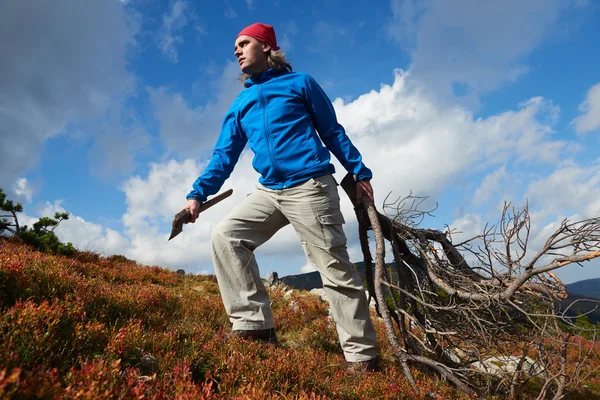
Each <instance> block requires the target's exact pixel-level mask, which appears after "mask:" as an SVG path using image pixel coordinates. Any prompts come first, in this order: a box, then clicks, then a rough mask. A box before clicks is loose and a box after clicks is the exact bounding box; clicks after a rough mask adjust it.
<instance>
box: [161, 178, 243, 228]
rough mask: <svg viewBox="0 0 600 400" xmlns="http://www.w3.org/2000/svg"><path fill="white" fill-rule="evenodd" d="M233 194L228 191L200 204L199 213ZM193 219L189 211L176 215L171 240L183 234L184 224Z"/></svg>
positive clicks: (231, 190) (182, 211)
mask: <svg viewBox="0 0 600 400" xmlns="http://www.w3.org/2000/svg"><path fill="white" fill-rule="evenodd" d="M231 193H233V189H229V190H226V191H224V192H223V193H219V194H218V195H216V196H215V197H213V198H212V199H210V200H207V201H205V202H204V203H202V204H200V211H199V212H202V211H204V210H206V209H208V208H210V207H212V206H214V205H215V204H217V203H218V202H220V201H221V200H225V199H226V198H227V197H229V196H231ZM191 217H192V214H191V213H190V211H189V210H187V209H186V210H181V211H179V212H178V213H177V214H176V215H175V218H173V228H171V236H169V240H171V239H173V238H174V237H175V236H177V235H179V234H180V233H181V232H183V224H185V223H186V222H187V221H189V220H190V218H191Z"/></svg>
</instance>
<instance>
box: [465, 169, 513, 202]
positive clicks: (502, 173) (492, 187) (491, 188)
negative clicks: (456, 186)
mask: <svg viewBox="0 0 600 400" xmlns="http://www.w3.org/2000/svg"><path fill="white" fill-rule="evenodd" d="M507 178H508V174H507V173H506V166H504V165H503V166H502V167H500V168H499V169H497V170H496V171H494V172H492V173H490V174H488V175H486V177H485V178H483V181H482V182H481V185H480V186H479V187H478V188H477V190H475V193H474V194H473V203H474V204H475V205H481V204H483V203H485V202H487V201H488V200H490V199H491V198H492V196H493V195H494V194H496V193H498V192H500V190H501V188H502V187H503V186H504V183H505V182H506V180H507Z"/></svg>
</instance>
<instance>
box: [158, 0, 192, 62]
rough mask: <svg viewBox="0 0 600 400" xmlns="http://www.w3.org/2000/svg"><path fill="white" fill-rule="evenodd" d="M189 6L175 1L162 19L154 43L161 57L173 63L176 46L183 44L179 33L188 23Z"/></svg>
mask: <svg viewBox="0 0 600 400" xmlns="http://www.w3.org/2000/svg"><path fill="white" fill-rule="evenodd" d="M191 6H192V5H191V3H189V2H187V1H185V0H175V1H173V2H172V3H171V6H170V8H169V11H168V12H167V13H165V14H164V15H163V17H162V26H161V28H160V31H159V32H158V35H157V37H156V42H157V45H158V48H159V49H160V51H161V53H162V54H163V56H165V58H166V59H167V60H169V61H171V62H173V63H176V62H177V57H178V53H177V46H180V45H182V44H183V36H182V35H181V33H182V31H183V29H184V28H185V27H186V26H187V24H188V23H189V21H190V15H192V14H191Z"/></svg>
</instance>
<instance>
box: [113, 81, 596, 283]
mask: <svg viewBox="0 0 600 400" xmlns="http://www.w3.org/2000/svg"><path fill="white" fill-rule="evenodd" d="M410 79H411V76H410V75H406V74H404V73H402V72H401V71H396V73H395V75H394V82H393V83H392V84H391V85H382V86H381V88H380V89H379V90H378V91H371V92H369V93H367V94H364V95H362V96H360V97H359V98H358V99H356V100H355V101H353V102H351V103H345V102H344V101H342V100H341V99H336V100H335V101H334V107H335V108H336V111H337V113H338V118H339V120H340V122H341V123H342V124H343V125H344V126H345V127H346V129H347V132H348V135H349V136H350V138H351V139H352V141H353V142H354V143H355V145H356V146H357V147H358V149H359V150H360V151H361V153H362V154H363V157H364V160H365V163H366V164H367V165H368V166H369V167H370V168H371V169H372V170H373V171H374V179H373V185H374V188H375V192H376V200H377V205H378V206H379V208H381V203H382V202H383V200H384V197H385V196H386V195H387V194H388V193H390V192H393V197H397V196H404V195H407V194H408V192H409V191H410V190H413V192H414V194H416V195H429V196H432V198H433V200H435V199H437V197H438V196H440V195H441V194H442V193H443V192H444V191H445V190H447V189H448V188H451V187H452V186H453V185H454V184H455V182H456V181H458V180H460V179H465V177H466V178H470V177H472V176H473V173H474V172H477V173H481V174H484V175H489V174H492V175H490V176H491V177H490V178H489V179H488V182H491V181H493V180H494V179H495V178H493V176H494V175H493V172H494V171H498V170H500V171H502V168H505V167H504V166H505V165H506V166H512V165H520V166H523V165H525V166H528V165H529V166H540V165H542V166H544V167H546V168H552V167H553V165H554V164H556V163H558V162H559V161H560V159H561V157H564V155H565V154H568V153H569V151H571V152H572V149H571V143H569V142H565V141H560V140H557V138H556V137H555V135H554V127H553V124H554V123H556V119H557V118H556V117H557V113H558V112H559V110H558V108H557V107H556V106H554V105H553V104H552V103H551V102H550V101H548V100H545V99H542V98H533V99H530V100H528V101H525V102H523V103H522V104H520V105H519V106H518V108H517V109H516V110H509V111H505V112H503V113H500V114H498V115H494V116H491V117H488V118H478V119H474V118H473V115H472V114H471V113H470V112H469V111H467V110H466V109H464V108H462V107H457V106H453V107H448V106H440V105H439V104H436V103H434V102H432V100H431V98H430V97H427V96H425V95H424V94H423V92H422V91H420V90H416V89H414V86H413V85H410V84H408V83H407V80H410ZM236 83H237V82H236ZM238 84H239V83H238ZM157 94H158V95H161V96H165V97H164V98H161V99H160V101H157V99H156V98H154V99H153V104H154V106H155V107H156V109H157V112H158V110H163V109H164V108H167V107H168V105H169V103H170V102H171V103H175V104H176V107H174V108H173V109H171V110H167V111H168V114H167V115H168V118H165V116H160V117H159V119H161V120H162V122H161V127H162V129H163V130H164V132H163V135H164V140H165V141H167V138H172V142H171V143H177V141H178V140H180V138H177V135H176V134H175V133H176V132H183V129H181V130H179V129H170V130H169V129H166V128H165V127H166V126H167V125H168V124H167V122H166V121H171V120H173V121H176V120H183V121H189V122H186V124H185V125H186V126H187V128H186V129H190V131H189V132H191V133H189V134H190V135H192V136H193V135H195V136H193V137H194V138H198V139H196V140H204V137H203V136H202V135H208V132H206V133H203V132H199V131H193V130H192V129H193V128H195V127H199V126H206V125H208V124H214V123H215V120H216V118H217V117H218V118H219V119H220V118H222V114H223V111H222V110H221V109H220V108H219V107H218V106H216V105H213V107H214V108H213V109H212V110H213V111H211V112H210V115H209V113H208V111H207V109H208V108H204V109H199V110H198V109H196V110H194V109H192V108H191V107H190V106H189V104H188V102H187V101H186V100H185V99H184V98H183V96H182V95H176V96H170V95H168V94H166V92H160V91H155V92H154V93H153V92H152V90H151V96H152V95H154V96H156V95H157ZM177 96H178V97H177ZM174 99H175V100H176V101H174ZM229 103H230V100H227V101H225V99H223V101H222V106H225V104H227V106H228V105H229ZM217 110H219V111H217ZM198 115H200V116H201V118H205V119H201V118H200V117H198ZM189 116H193V118H191V117H189ZM209 117H210V118H213V119H210V118H209ZM194 118H200V119H194ZM210 121H212V122H210ZM213 129H214V130H215V132H214V133H213V135H216V132H218V128H216V127H214V128H213ZM167 132H170V134H167ZM206 137H208V136H206ZM213 137H214V136H213ZM182 143H183V142H181V143H179V144H177V145H172V146H173V147H172V148H171V150H173V151H175V150H176V151H178V152H183V151H184V148H185V147H188V146H197V147H196V148H195V150H194V152H195V155H196V156H197V154H198V149H200V147H198V146H210V147H212V146H213V145H214V140H212V139H211V140H210V143H209V144H197V143H194V142H189V143H186V144H182ZM204 148H208V147H204ZM251 158H252V154H251V153H250V152H249V151H247V152H245V153H243V154H242V157H241V159H240V161H239V163H238V165H237V167H236V169H235V171H234V173H233V174H232V176H231V177H230V179H229V180H228V181H227V182H226V183H225V185H224V186H223V189H227V188H233V189H234V195H233V196H232V197H231V198H229V199H227V200H225V201H223V202H222V203H220V204H218V205H216V206H214V207H212V208H211V209H210V210H208V211H206V212H205V213H204V214H202V215H201V216H200V219H199V220H198V222H197V223H196V224H194V225H192V226H190V225H186V226H185V228H184V233H183V234H181V235H180V236H178V237H177V238H176V239H174V240H172V241H170V242H167V238H168V234H169V231H170V223H171V220H172V218H173V215H174V214H175V213H176V212H178V211H179V210H180V209H181V207H182V206H183V204H184V202H185V195H186V194H187V193H188V192H189V190H190V188H191V183H192V182H193V181H194V180H195V179H196V178H197V177H198V175H200V174H201V173H202V171H203V169H204V168H205V166H206V161H204V158H203V157H200V160H203V161H201V162H198V161H195V160H192V159H187V160H184V161H181V162H178V161H175V160H170V161H165V162H163V163H156V164H153V165H152V167H151V169H150V172H149V173H148V174H147V175H146V176H143V177H142V176H138V177H132V178H131V179H129V180H128V181H127V182H126V183H125V184H124V185H123V191H124V192H125V195H126V199H127V212H126V214H125V215H124V216H123V223H124V226H125V234H126V237H127V238H128V240H129V241H128V245H129V247H128V249H127V251H121V249H120V252H121V253H123V254H125V255H126V256H128V257H131V258H134V259H136V260H139V261H140V262H143V263H146V264H152V265H154V264H156V265H163V266H166V267H169V268H172V269H177V268H184V269H186V270H187V271H188V272H196V271H199V270H209V271H211V270H212V261H211V257H210V234H211V231H212V229H213V227H214V226H215V225H216V223H217V222H218V221H219V220H220V219H221V218H222V217H223V216H224V215H225V213H226V212H227V211H228V210H229V209H231V207H233V206H234V205H236V204H238V203H239V202H240V201H241V200H242V199H243V198H244V197H245V196H246V195H247V194H248V193H250V192H252V191H254V190H255V189H254V185H255V183H256V181H257V178H258V176H257V174H256V172H254V171H253V169H252V167H251ZM335 163H336V165H337V167H336V168H337V171H338V172H337V174H336V178H337V179H338V181H339V180H341V178H342V177H343V176H344V171H343V169H342V168H341V167H340V166H339V164H338V163H337V161H335ZM508 170H509V168H508V167H506V171H508ZM497 175H498V178H500V177H501V176H502V175H503V174H502V172H497ZM506 179H509V178H506ZM588 183H589V182H588ZM490 185H491V183H488V186H490ZM481 187H482V188H483V189H481V190H480V196H481V197H485V196H484V192H485V187H486V185H485V184H482V185H481ZM472 190H473V191H474V190H475V188H472ZM470 194H471V193H470V192H469V193H466V194H465V196H469V195H470ZM488 196H491V194H489V195H488ZM498 196H500V194H498ZM341 197H342V211H343V213H344V216H345V218H346V221H347V224H346V226H345V231H346V234H347V235H348V239H349V243H348V245H349V253H350V256H351V259H352V260H353V261H358V260H360V259H361V258H362V256H361V253H360V249H359V246H358V240H357V228H356V221H355V220H356V218H355V216H354V211H353V209H352V206H351V204H350V202H349V201H348V200H347V198H346V196H345V195H344V194H341ZM532 197H535V196H532ZM585 199H586V201H587V202H588V203H589V204H592V203H591V202H592V201H593V199H592V197H591V196H590V197H587V196H586V197H585ZM534 203H535V202H534ZM545 206H546V204H542V205H538V206H537V207H542V208H543V207H545ZM482 220H483V218H482V217H481V216H479V215H476V214H468V215H466V216H464V217H463V218H462V219H461V220H459V221H456V222H455V223H454V224H453V225H454V226H456V227H457V228H459V229H461V230H463V231H465V232H469V233H472V232H475V231H476V228H477V227H478V226H480V225H481V221H482ZM477 233H479V232H477ZM256 256H257V258H258V261H259V265H261V266H262V268H261V271H262V272H263V274H264V273H265V272H266V271H267V270H270V271H277V272H278V273H279V274H280V275H281V276H284V275H289V274H295V273H298V271H299V270H301V269H302V268H303V266H305V265H306V257H305V255H304V253H303V251H302V248H301V246H300V244H299V242H298V239H297V236H296V234H295V233H294V231H293V229H291V228H290V227H289V226H288V227H286V228H284V229H282V230H281V232H278V233H277V234H276V235H275V236H274V237H273V239H271V240H270V241H269V242H267V243H266V244H265V245H264V246H261V247H260V248H259V249H258V250H257V252H256Z"/></svg>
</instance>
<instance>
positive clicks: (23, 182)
mask: <svg viewBox="0 0 600 400" xmlns="http://www.w3.org/2000/svg"><path fill="white" fill-rule="evenodd" d="M13 191H14V192H15V194H16V195H17V196H22V197H24V198H25V200H26V201H27V203H29V202H31V198H32V197H33V188H31V186H30V185H29V182H28V181H27V179H25V178H19V179H17V181H16V182H15V184H14V186H13Z"/></svg>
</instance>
